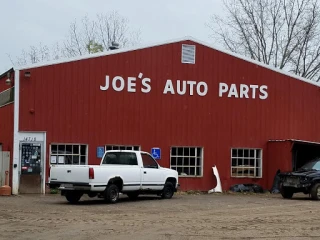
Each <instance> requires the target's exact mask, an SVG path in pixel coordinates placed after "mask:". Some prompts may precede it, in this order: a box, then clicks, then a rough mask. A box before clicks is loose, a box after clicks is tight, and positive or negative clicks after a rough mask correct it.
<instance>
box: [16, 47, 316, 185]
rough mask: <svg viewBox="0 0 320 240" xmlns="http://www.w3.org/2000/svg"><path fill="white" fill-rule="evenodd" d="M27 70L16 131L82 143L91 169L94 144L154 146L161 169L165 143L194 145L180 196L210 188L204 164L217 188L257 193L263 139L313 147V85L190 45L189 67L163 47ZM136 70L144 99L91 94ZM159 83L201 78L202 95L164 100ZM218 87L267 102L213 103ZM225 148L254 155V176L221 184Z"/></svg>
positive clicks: (226, 165) (226, 168)
mask: <svg viewBox="0 0 320 240" xmlns="http://www.w3.org/2000/svg"><path fill="white" fill-rule="evenodd" d="M187 43H190V44H195V43H192V42H187ZM30 72H31V77H30V78H29V79H28V78H23V77H21V79H20V81H21V89H20V92H21V95H20V96H21V97H20V130H23V131H47V141H48V144H50V142H60V143H86V144H89V159H90V163H91V164H92V163H98V162H99V159H97V158H96V155H95V154H96V147H97V146H101V145H104V144H136V145H141V146H142V150H145V151H150V149H151V147H154V146H158V147H161V148H162V155H163V158H162V160H159V162H160V164H161V165H163V166H166V167H168V166H169V157H170V146H201V147H204V170H203V174H204V177H203V178H181V182H182V187H183V188H184V189H200V190H209V189H211V188H213V187H214V185H215V179H214V177H213V174H212V166H213V165H217V167H218V170H219V173H220V176H221V180H222V187H223V188H224V189H226V188H228V187H229V186H230V185H231V184H234V183H244V182H256V183H259V184H262V185H263V186H266V184H267V178H273V175H274V173H273V172H272V173H271V176H269V175H268V172H267V159H266V157H265V155H266V154H265V153H266V150H267V141H268V140H269V139H283V138H298V139H305V140H309V141H320V134H319V132H320V131H319V130H320V126H319V124H317V119H318V115H320V111H319V110H320V105H319V104H318V102H319V100H320V92H319V90H318V88H317V87H315V86H312V85H310V84H307V83H304V82H302V81H298V80H294V79H291V78H290V77H288V76H284V75H281V74H279V73H276V72H273V71H271V70H268V69H264V68H262V67H260V66H257V65H255V64H252V63H249V62H245V61H243V60H240V59H236V58H234V57H232V56H229V55H226V54H224V53H221V52H218V51H215V50H212V49H209V48H207V47H205V46H202V45H199V44H196V64H195V65H192V64H182V63H181V43H173V44H169V45H162V46H158V47H152V48H148V49H142V50H137V51H132V52H126V53H122V54H116V55H109V56H105V57H99V58H92V59H87V60H81V61H76V62H69V63H64V64H59V65H53V66H47V67H39V68H35V69H30ZM140 72H141V73H143V77H148V78H150V79H151V87H152V89H151V91H150V92H149V93H142V92H141V91H140V88H141V80H137V84H136V89H137V91H136V92H135V93H131V92H130V93H129V92H127V91H122V92H116V91H114V90H112V89H109V90H107V91H101V90H100V89H99V86H100V85H103V86H104V84H105V76H106V75H109V76H110V78H111V79H112V78H113V77H114V76H122V77H123V78H125V79H127V78H128V77H138V74H139V73H140ZM21 76H23V73H22V74H21ZM167 79H171V80H172V81H173V82H174V83H176V80H194V81H197V82H198V81H204V82H206V83H207V84H208V93H207V95H206V96H203V97H201V96H198V95H197V94H194V95H193V96H190V95H189V94H186V95H183V96H181V95H178V94H175V95H170V94H167V95H164V94H163V90H164V87H165V83H166V80H167ZM220 82H223V83H227V84H228V85H229V87H230V85H231V84H233V83H234V84H237V86H239V84H247V85H250V84H257V85H267V86H268V90H267V92H268V98H267V99H266V100H261V99H259V98H258V97H257V95H256V97H255V99H253V98H248V99H247V98H232V97H231V98H228V97H227V93H226V94H224V95H223V96H222V97H219V83H220ZM126 88H127V85H126ZM126 88H125V89H126ZM175 89H176V88H175ZM30 110H31V111H30ZM32 110H34V113H32ZM231 147H239V148H240V147H245V148H248V147H253V148H256V147H257V148H263V150H264V155H263V157H264V158H263V167H264V168H263V179H255V180H254V179H253V180H252V179H237V178H231V177H230V175H231V170H230V165H231V159H230V158H231V156H230V152H231V151H230V148H231ZM47 152H48V153H49V149H48V151H47ZM46 157H47V159H48V158H49V156H46ZM271 161H272V159H271ZM288 161H291V159H288Z"/></svg>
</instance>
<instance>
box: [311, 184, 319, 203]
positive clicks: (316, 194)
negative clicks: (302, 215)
mask: <svg viewBox="0 0 320 240" xmlns="http://www.w3.org/2000/svg"><path fill="white" fill-rule="evenodd" d="M310 194H311V198H312V199H314V200H320V183H316V184H315V185H314V186H313V187H312V188H311V191H310Z"/></svg>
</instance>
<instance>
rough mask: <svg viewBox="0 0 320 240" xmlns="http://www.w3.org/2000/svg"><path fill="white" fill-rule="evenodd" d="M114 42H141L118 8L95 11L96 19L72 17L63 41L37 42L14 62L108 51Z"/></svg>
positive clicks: (136, 32)
mask: <svg viewBox="0 0 320 240" xmlns="http://www.w3.org/2000/svg"><path fill="white" fill-rule="evenodd" d="M113 42H116V43H118V44H119V47H120V48H121V47H126V46H130V45H131V46H132V45H135V44H137V43H139V42H140V31H129V21H128V20H127V19H126V18H125V17H122V16H121V15H120V14H118V12H116V11H114V12H111V13H105V14H97V16H96V18H95V19H89V17H88V16H85V17H83V18H82V19H81V21H80V22H79V21H77V20H75V21H73V22H72V23H71V24H70V26H69V31H68V33H67V35H66V37H65V39H64V40H63V41H62V42H60V43H59V42H57V43H55V44H54V45H53V46H52V47H50V48H49V47H48V46H46V45H42V44H39V46H31V47H30V48H29V49H28V50H27V51H26V50H23V51H22V53H21V56H20V57H17V61H16V64H17V65H25V64H30V63H31V64H32V63H37V62H43V61H48V60H53V59H59V58H61V57H66V58H69V57H76V56H81V55H84V54H91V53H96V52H103V51H109V47H110V46H111V44H112V43H113Z"/></svg>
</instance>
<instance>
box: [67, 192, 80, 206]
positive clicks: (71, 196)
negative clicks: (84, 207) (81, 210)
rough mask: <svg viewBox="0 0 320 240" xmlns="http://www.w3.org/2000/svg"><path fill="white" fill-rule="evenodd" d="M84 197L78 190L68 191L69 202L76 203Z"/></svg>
mask: <svg viewBox="0 0 320 240" xmlns="http://www.w3.org/2000/svg"><path fill="white" fill-rule="evenodd" d="M81 197H82V193H77V192H68V193H66V199H67V201H68V202H69V203H72V204H75V203H77V202H79V200H80V198H81Z"/></svg>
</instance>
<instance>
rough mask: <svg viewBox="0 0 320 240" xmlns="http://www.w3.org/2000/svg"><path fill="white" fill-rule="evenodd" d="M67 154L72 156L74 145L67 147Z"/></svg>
mask: <svg viewBox="0 0 320 240" xmlns="http://www.w3.org/2000/svg"><path fill="white" fill-rule="evenodd" d="M66 153H67V154H72V145H66Z"/></svg>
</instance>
